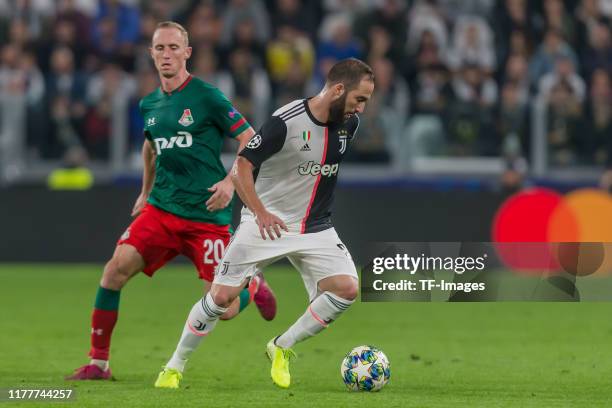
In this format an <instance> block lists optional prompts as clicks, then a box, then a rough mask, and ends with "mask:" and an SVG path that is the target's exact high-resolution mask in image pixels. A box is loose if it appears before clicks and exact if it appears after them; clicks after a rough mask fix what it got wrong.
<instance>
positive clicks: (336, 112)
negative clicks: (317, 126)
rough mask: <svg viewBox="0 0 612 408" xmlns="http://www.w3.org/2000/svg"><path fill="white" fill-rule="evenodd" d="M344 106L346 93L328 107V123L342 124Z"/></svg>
mask: <svg viewBox="0 0 612 408" xmlns="http://www.w3.org/2000/svg"><path fill="white" fill-rule="evenodd" d="M345 106H346V93H344V95H342V96H341V97H340V98H338V99H337V100H335V101H334V102H332V103H331V104H330V105H329V122H331V123H342V122H344V107H345Z"/></svg>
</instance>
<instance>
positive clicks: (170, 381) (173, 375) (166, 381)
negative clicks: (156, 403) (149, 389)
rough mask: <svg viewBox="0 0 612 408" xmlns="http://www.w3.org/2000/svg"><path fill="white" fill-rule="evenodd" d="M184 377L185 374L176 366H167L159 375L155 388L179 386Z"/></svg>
mask: <svg viewBox="0 0 612 408" xmlns="http://www.w3.org/2000/svg"><path fill="white" fill-rule="evenodd" d="M182 379H183V374H181V372H180V371H179V370H177V369H174V368H165V367H164V369H163V370H162V372H161V373H159V375H158V376H157V381H155V388H178V387H179V383H180V382H181V380H182Z"/></svg>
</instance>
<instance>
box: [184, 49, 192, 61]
mask: <svg viewBox="0 0 612 408" xmlns="http://www.w3.org/2000/svg"><path fill="white" fill-rule="evenodd" d="M192 51H193V48H191V47H186V48H185V59H189V58H191V52H192Z"/></svg>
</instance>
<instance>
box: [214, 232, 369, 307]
mask: <svg viewBox="0 0 612 408" xmlns="http://www.w3.org/2000/svg"><path fill="white" fill-rule="evenodd" d="M282 234H283V235H282V236H281V237H280V238H276V239H275V240H274V241H272V240H271V239H269V238H267V239H265V240H264V239H263V238H261V234H260V233H259V227H258V226H257V224H256V223H255V222H254V221H251V220H247V221H243V222H242V223H241V224H240V226H239V227H238V229H237V230H236V233H235V234H234V236H233V237H232V240H231V241H230V243H229V245H228V247H227V249H226V250H225V255H224V256H223V259H222V260H221V262H219V265H218V266H217V270H216V272H215V279H214V283H216V284H219V285H227V286H240V285H241V284H242V283H243V282H244V281H245V279H248V278H250V277H252V276H253V275H255V274H256V273H257V272H258V271H260V270H262V269H263V268H265V267H266V266H268V265H270V264H271V263H273V262H276V261H277V260H279V259H281V258H284V257H287V258H288V259H289V261H290V262H291V263H292V264H293V266H295V268H296V269H297V270H298V271H299V272H300V274H301V275H302V280H303V281H304V286H306V291H307V292H308V297H309V298H310V300H311V301H312V300H314V298H316V297H317V296H318V294H319V293H318V283H319V281H320V280H321V279H324V278H327V277H330V276H334V275H349V276H352V277H354V278H355V279H358V277H357V270H356V269H355V264H354V263H353V259H352V258H351V254H350V253H349V251H348V250H347V249H346V246H345V245H344V244H343V243H342V241H340V238H339V237H338V234H337V233H336V230H335V229H334V228H329V229H326V230H324V231H321V232H315V233H310V234H299V233H291V232H289V233H288V232H285V231H282Z"/></svg>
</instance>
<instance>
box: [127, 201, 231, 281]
mask: <svg viewBox="0 0 612 408" xmlns="http://www.w3.org/2000/svg"><path fill="white" fill-rule="evenodd" d="M229 240H230V233H229V225H223V226H222V225H216V224H208V223H205V222H198V221H191V220H187V219H184V218H180V217H177V216H176V215H174V214H170V213H168V212H166V211H163V210H160V209H159V208H156V207H154V206H152V205H150V204H147V205H146V206H145V207H144V208H143V210H142V212H141V213H140V215H139V216H138V217H136V219H135V220H134V221H133V222H132V224H131V225H130V226H129V227H128V229H127V230H126V231H125V232H124V233H123V235H122V236H121V238H119V241H117V245H121V244H129V245H132V246H133V247H135V248H136V250H137V251H138V252H139V253H140V255H141V256H142V257H143V259H144V261H145V268H144V270H143V272H144V273H145V274H147V275H149V276H153V274H154V273H155V271H156V270H158V269H159V268H161V267H162V266H164V265H165V264H166V263H167V262H168V261H170V260H171V259H173V258H174V257H175V256H177V255H178V254H183V255H185V256H186V257H188V258H189V259H191V261H192V262H193V264H194V265H195V267H196V268H197V269H198V273H199V275H200V279H205V280H207V281H209V282H212V280H213V277H214V274H215V268H216V266H217V264H218V263H219V262H220V261H221V259H222V258H223V253H224V251H225V247H226V246H227V244H228V243H229Z"/></svg>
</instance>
